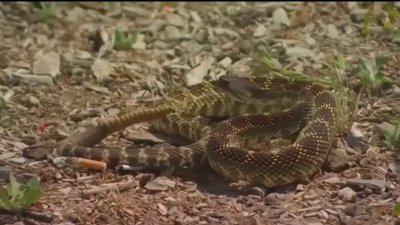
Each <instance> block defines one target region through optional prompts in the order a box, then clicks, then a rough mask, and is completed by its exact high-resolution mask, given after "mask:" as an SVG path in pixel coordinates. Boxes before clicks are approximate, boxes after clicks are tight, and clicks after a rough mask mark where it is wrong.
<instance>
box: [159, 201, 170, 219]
mask: <svg viewBox="0 0 400 225" xmlns="http://www.w3.org/2000/svg"><path fill="white" fill-rule="evenodd" d="M157 206H158V209H157V211H158V212H159V213H160V214H161V215H163V216H165V215H167V213H168V208H167V207H166V206H165V205H163V204H162V203H157Z"/></svg>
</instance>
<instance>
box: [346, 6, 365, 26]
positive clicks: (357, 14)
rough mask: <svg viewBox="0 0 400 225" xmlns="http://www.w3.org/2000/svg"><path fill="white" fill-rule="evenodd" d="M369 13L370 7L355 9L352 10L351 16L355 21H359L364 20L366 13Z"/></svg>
mask: <svg viewBox="0 0 400 225" xmlns="http://www.w3.org/2000/svg"><path fill="white" fill-rule="evenodd" d="M367 13H368V9H360V8H357V9H353V10H352V11H351V12H350V17H351V19H352V20H353V22H356V23H359V22H362V21H363V20H364V18H365V15H366V14H367Z"/></svg>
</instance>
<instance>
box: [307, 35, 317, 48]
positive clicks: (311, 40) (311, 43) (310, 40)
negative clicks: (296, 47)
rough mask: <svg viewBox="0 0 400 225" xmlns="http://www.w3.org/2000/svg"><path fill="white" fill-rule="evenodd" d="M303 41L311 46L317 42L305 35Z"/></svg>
mask: <svg viewBox="0 0 400 225" xmlns="http://www.w3.org/2000/svg"><path fill="white" fill-rule="evenodd" d="M305 41H306V42H307V44H308V45H310V46H312V45H315V44H316V43H317V41H316V40H315V39H314V38H312V37H306V39H305Z"/></svg>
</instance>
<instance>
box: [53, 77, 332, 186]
mask: <svg viewBox="0 0 400 225" xmlns="http://www.w3.org/2000/svg"><path fill="white" fill-rule="evenodd" d="M204 118H220V119H221V118H222V119H224V120H223V121H222V122H219V123H216V124H214V125H210V124H209V123H208V122H207V120H205V119H204ZM146 121H150V122H151V126H152V127H151V128H152V129H155V130H158V131H162V132H164V133H167V134H170V135H179V136H183V137H186V138H188V139H190V140H191V141H192V142H193V143H192V144H189V145H186V146H180V147H169V148H162V147H144V148H140V149H126V148H120V149H103V148H96V147H92V146H94V145H96V144H97V143H99V142H100V141H101V140H102V139H104V138H105V137H107V136H108V135H110V134H111V133H113V132H115V131H118V130H121V129H124V128H126V127H127V126H130V125H132V124H134V123H139V122H146ZM336 127H337V106H336V101H335V98H334V96H333V95H332V93H331V92H330V91H329V90H327V89H325V88H324V87H322V86H320V85H318V84H315V83H312V82H307V81H295V80H287V79H283V78H267V77H258V76H257V77H247V78H244V77H234V76H229V75H226V76H222V77H221V78H220V79H218V80H215V81H207V82H202V83H200V84H196V85H192V86H189V87H182V88H179V89H176V90H174V91H172V92H170V93H169V94H167V95H166V96H165V97H164V98H163V99H162V100H161V101H160V102H157V103H155V104H154V106H151V107H145V108H142V109H137V110H135V111H132V112H129V113H126V114H123V115H120V116H117V117H115V118H111V119H107V120H104V121H101V122H100V123H99V124H98V125H97V126H93V127H90V128H88V129H86V130H85V131H84V132H81V133H75V134H72V135H71V136H70V137H67V138H66V139H64V140H63V141H61V142H60V143H59V145H58V147H57V148H56V154H58V155H60V156H70V157H72V156H74V157H83V158H89V159H94V160H101V161H105V162H107V163H108V164H109V165H110V166H117V165H122V164H125V165H130V166H134V167H138V168H141V169H143V170H145V169H154V168H164V169H166V168H181V167H196V166H198V165H200V164H203V163H204V162H208V163H209V165H210V166H211V167H212V168H213V169H214V170H215V171H216V172H217V173H219V174H221V175H223V176H224V177H227V178H229V179H231V180H235V181H237V180H243V181H246V182H247V183H249V184H252V185H260V186H264V187H275V186H280V185H285V184H291V183H294V182H297V181H301V180H306V179H308V177H310V176H311V175H313V174H314V173H315V172H316V171H317V170H318V169H319V168H320V167H321V166H322V164H323V163H324V161H325V159H326V157H327V155H328V154H329V151H330V148H331V146H332V143H333V140H334V136H335V133H336V129H337V128H336ZM288 136H290V137H293V136H294V137H296V139H295V141H294V142H293V143H292V144H291V145H290V146H287V147H282V148H281V150H280V151H279V152H265V151H256V150H249V149H244V148H247V147H248V146H252V145H253V144H255V143H259V142H260V141H269V140H271V139H272V138H278V137H288Z"/></svg>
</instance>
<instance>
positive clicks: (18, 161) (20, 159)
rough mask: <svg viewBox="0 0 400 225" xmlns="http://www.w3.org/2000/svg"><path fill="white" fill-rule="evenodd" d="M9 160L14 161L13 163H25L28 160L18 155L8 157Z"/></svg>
mask: <svg viewBox="0 0 400 225" xmlns="http://www.w3.org/2000/svg"><path fill="white" fill-rule="evenodd" d="M7 161H9V162H13V163H18V164H23V163H25V162H26V158H24V157H17V158H11V159H8V160H7Z"/></svg>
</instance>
